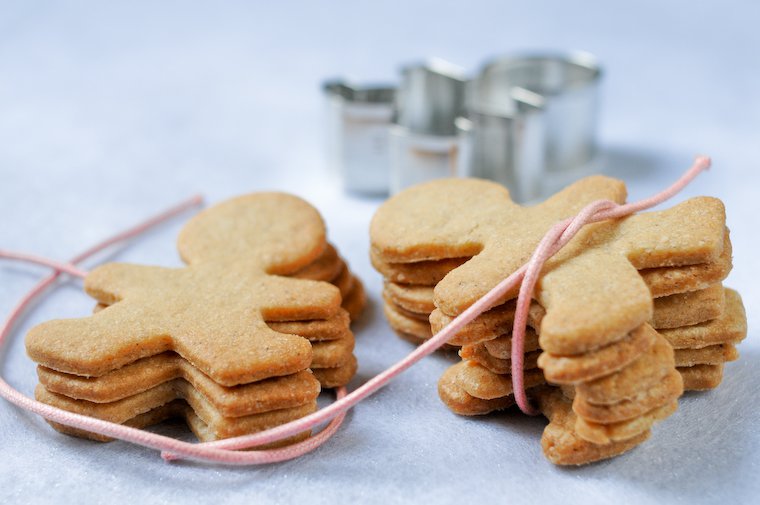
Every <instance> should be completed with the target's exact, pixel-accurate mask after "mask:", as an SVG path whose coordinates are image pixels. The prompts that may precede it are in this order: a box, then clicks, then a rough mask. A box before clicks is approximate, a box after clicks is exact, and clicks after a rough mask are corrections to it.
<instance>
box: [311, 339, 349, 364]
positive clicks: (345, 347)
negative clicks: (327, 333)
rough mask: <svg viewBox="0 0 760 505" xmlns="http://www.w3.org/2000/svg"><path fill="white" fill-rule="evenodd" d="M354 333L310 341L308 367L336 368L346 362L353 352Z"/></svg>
mask: <svg viewBox="0 0 760 505" xmlns="http://www.w3.org/2000/svg"><path fill="white" fill-rule="evenodd" d="M354 345H355V341H354V334H353V333H348V334H347V335H346V336H345V337H344V338H342V339H339V340H323V341H321V342H312V344H311V349H312V359H311V365H309V366H310V368H311V369H312V370H314V369H317V368H337V367H340V366H343V365H345V364H346V363H348V362H349V361H350V360H351V358H352V356H353V352H354Z"/></svg>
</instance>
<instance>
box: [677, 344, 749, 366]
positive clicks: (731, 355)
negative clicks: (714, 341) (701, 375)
mask: <svg viewBox="0 0 760 505" xmlns="http://www.w3.org/2000/svg"><path fill="white" fill-rule="evenodd" d="M675 359H676V366H677V367H690V366H694V365H720V364H722V363H726V362H728V361H736V360H737V359H739V351H738V350H737V349H736V347H735V346H733V345H731V344H718V345H710V346H707V347H702V348H700V349H676V350H675Z"/></svg>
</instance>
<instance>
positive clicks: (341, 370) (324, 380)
mask: <svg viewBox="0 0 760 505" xmlns="http://www.w3.org/2000/svg"><path fill="white" fill-rule="evenodd" d="M357 368H358V363H357V361H356V357H355V356H354V355H353V354H352V355H351V356H350V357H349V359H348V362H346V363H345V364H343V365H341V366H339V367H335V368H315V369H313V370H312V372H313V373H314V377H316V378H317V379H318V380H319V383H320V384H322V387H325V388H336V387H339V386H345V385H346V384H348V383H349V381H351V379H352V378H353V377H354V375H355V374H356V369H357Z"/></svg>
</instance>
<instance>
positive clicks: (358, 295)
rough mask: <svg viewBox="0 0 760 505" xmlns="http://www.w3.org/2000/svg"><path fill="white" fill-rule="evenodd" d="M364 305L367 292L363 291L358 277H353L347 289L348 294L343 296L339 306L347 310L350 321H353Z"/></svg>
mask: <svg viewBox="0 0 760 505" xmlns="http://www.w3.org/2000/svg"><path fill="white" fill-rule="evenodd" d="M366 305H367V294H366V293H365V291H364V285H363V284H362V282H361V281H360V280H359V279H358V278H356V277H354V282H353V286H352V287H351V291H349V292H348V295H346V296H345V297H344V298H343V302H342V303H341V307H343V308H344V309H345V310H346V311H347V312H348V314H349V316H350V317H351V321H355V320H356V319H357V318H358V317H359V316H360V315H361V313H362V311H363V310H364V307H366Z"/></svg>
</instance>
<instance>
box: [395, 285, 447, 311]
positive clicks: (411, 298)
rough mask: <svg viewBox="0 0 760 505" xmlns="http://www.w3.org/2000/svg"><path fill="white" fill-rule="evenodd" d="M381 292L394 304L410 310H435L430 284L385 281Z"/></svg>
mask: <svg viewBox="0 0 760 505" xmlns="http://www.w3.org/2000/svg"><path fill="white" fill-rule="evenodd" d="M383 294H384V295H386V296H387V297H388V298H389V299H390V300H392V301H393V303H394V304H396V305H398V306H400V307H401V308H403V309H406V310H408V311H410V312H416V313H418V314H430V313H431V312H433V311H434V310H435V303H434V302H433V288H432V287H431V286H419V285H414V284H395V283H393V282H386V283H385V284H384V285H383Z"/></svg>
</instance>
